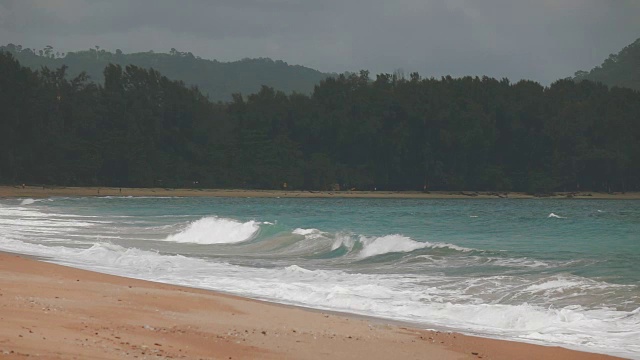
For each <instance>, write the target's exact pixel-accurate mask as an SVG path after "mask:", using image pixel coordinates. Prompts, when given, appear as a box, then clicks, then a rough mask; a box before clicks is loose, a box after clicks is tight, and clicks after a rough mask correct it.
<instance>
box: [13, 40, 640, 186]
mask: <svg viewBox="0 0 640 360" xmlns="http://www.w3.org/2000/svg"><path fill="white" fill-rule="evenodd" d="M66 71H67V69H66V67H64V66H63V67H61V68H58V69H55V70H51V69H48V68H46V67H44V68H42V69H41V70H38V71H34V70H31V69H30V68H27V67H24V66H21V65H20V63H19V62H18V61H17V60H16V59H15V58H14V57H13V56H12V55H11V54H10V53H6V52H5V53H0V74H2V76H0V182H3V183H6V184H20V183H41V184H55V185H66V186H128V187H153V186H160V187H185V186H196V187H211V188H259V189H280V188H283V186H284V184H285V183H286V186H287V189H299V190H301V189H304V190H324V189H332V188H335V187H337V186H339V187H340V188H342V189H345V188H348V189H353V188H355V189H360V190H370V189H374V188H376V189H378V190H428V191H429V190H478V191H526V192H531V193H541V192H551V191H589V190H591V191H631V190H640V166H638V164H640V119H639V114H640V93H639V92H637V91H634V90H630V89H622V88H611V89H609V88H608V87H607V86H605V85H602V84H598V83H593V82H589V81H582V82H574V81H572V80H559V81H557V82H555V83H553V84H552V85H550V86H549V87H544V86H541V85H540V84H538V83H536V82H532V81H520V82H517V83H511V82H510V81H509V80H507V79H502V80H497V79H493V78H488V77H483V78H479V77H463V78H452V77H443V78H441V79H433V78H428V79H425V78H421V77H420V76H419V75H418V74H417V73H413V74H411V75H410V77H409V78H404V77H402V76H399V75H391V74H380V75H377V76H376V77H375V80H373V79H371V77H370V75H369V73H368V72H366V71H362V72H360V73H359V74H351V75H340V76H336V77H331V78H327V79H326V80H323V81H322V82H320V83H319V84H318V85H317V86H316V87H315V89H314V91H313V93H312V94H311V95H305V94H297V93H293V94H290V95H287V94H285V93H283V92H281V91H276V90H274V89H273V88H270V87H266V86H263V87H262V89H261V90H260V91H259V92H257V93H255V94H250V95H246V96H245V95H241V94H234V95H233V96H232V99H231V101H229V102H225V103H223V102H216V103H214V102H211V101H210V100H209V99H208V98H207V97H206V96H204V95H203V94H202V93H201V92H200V91H199V90H198V89H197V88H194V87H188V86H186V85H185V84H184V83H182V82H180V81H171V80H169V79H167V78H166V77H165V76H162V75H161V74H160V73H159V72H158V71H156V70H153V69H149V70H147V69H143V68H140V67H137V66H133V65H129V66H125V67H122V66H121V65H114V64H109V65H107V66H106V67H105V69H104V73H103V75H104V81H103V82H102V83H101V84H96V83H94V82H92V81H90V80H89V78H88V77H87V75H86V74H80V75H78V76H76V77H73V78H69V76H67V75H66Z"/></svg>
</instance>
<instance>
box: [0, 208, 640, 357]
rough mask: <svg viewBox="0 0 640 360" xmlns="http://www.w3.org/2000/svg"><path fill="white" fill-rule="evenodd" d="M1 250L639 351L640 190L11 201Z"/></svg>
mask: <svg viewBox="0 0 640 360" xmlns="http://www.w3.org/2000/svg"><path fill="white" fill-rule="evenodd" d="M0 250H4V251H12V252H17V253H23V254H30V255H37V256H42V257H45V258H46V259H49V260H50V261H52V262H55V263H60V264H65V265H71V266H75V267H79V268H85V269H90V270H95V271H100V272H105V273H112V274H117V275H123V276H129V277H135V278H141V279H147V280H153V281H159V282H166V283H172V284H181V285H187V286H193V287H199V288H205V289H214V290H220V291H225V292H231V293H235V294H239V295H243V296H249V297H253V298H259V299H266V300H270V301H274V302H280V303H286V304H294V305H301V306H306V307H312V308H318V309H326V310H336V311H345V312H350V313H357V314H363V315H371V316H377V317H382V318H389V319H394V320H400V321H407V322H411V323H413V324H414V325H415V326H418V327H422V328H438V329H448V330H455V331H461V332H464V333H468V334H477V335H482V336H488V337H495V338H504V339H511V340H518V341H526V342H534V343H542V344H549V345H560V346H565V347H569V348H574V349H582V350H587V351H592V352H600V353H607V354H614V355H621V356H625V357H630V358H638V359H640V201H633V200H629V201H625V200H616V201H610V200H549V199H535V200H514V199H496V200H481V199H469V200H466V199H450V200H392V199H384V200H376V199H275V198H274V199H252V198H246V199H245V198H140V197H138V198H129V197H103V198H52V199H39V200H33V199H4V200H0Z"/></svg>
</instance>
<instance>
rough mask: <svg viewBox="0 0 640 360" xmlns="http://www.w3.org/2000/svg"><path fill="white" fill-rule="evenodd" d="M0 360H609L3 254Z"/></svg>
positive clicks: (590, 355)
mask: <svg viewBox="0 0 640 360" xmlns="http://www.w3.org/2000/svg"><path fill="white" fill-rule="evenodd" d="M0 324H1V326H0V358H2V359H5V358H6V359H23V358H25V357H36V358H43V359H74V358H76V359H134V358H137V359H442V360H449V359H511V360H517V359H551V360H554V359H563V360H567V359H568V360H571V359H576V360H577V359H581V360H582V359H585V360H592V359H614V358H613V357H608V356H604V355H598V354H591V353H584V352H579V351H573V350H567V349H563V348H558V347H546V346H539V345H532V344H525V343H518V342H510V341H502V340H492V339H485V338H479V337H472V336H465V335H461V334H457V333H448V332H436V331H425V330H419V329H415V328H411V327H409V326H404V325H402V324H397V323H386V322H385V321H384V320H377V319H376V320H372V319H366V318H361V317H357V316H349V315H346V314H335V313H324V312H321V311H310V310H306V309H303V308H298V307H293V306H284V305H278V304H271V303H266V302H262V301H257V300H251V299H246V298H241V297H237V296H232V295H226V294H221V293H216V292H213V291H206V290H199V289H191V288H185V287H179V286H171V285H164V284H159V283H153V282H147V281H141V280H134V279H129V278H122V277H117V276H111V275H106V274H100V273H95V272H90V271H84V270H78V269H74V268H69V267H64V266H59V265H54V264H50V263H46V262H43V261H38V260H35V259H32V258H27V257H24V256H17V255H15V254H6V253H0Z"/></svg>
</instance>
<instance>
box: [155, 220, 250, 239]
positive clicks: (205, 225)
mask: <svg viewBox="0 0 640 360" xmlns="http://www.w3.org/2000/svg"><path fill="white" fill-rule="evenodd" d="M258 229H260V223H258V222H256V221H247V222H244V223H243V222H239V221H236V220H233V219H225V218H218V217H205V218H202V219H199V220H196V221H194V222H192V223H190V224H189V225H187V227H186V228H185V229H184V230H182V231H181V232H179V233H177V234H174V235H169V236H168V237H167V238H166V239H165V240H166V241H172V242H178V243H193V244H231V243H238V242H242V241H246V240H249V239H250V238H251V237H252V236H253V235H254V234H255V233H256V232H257V231H258Z"/></svg>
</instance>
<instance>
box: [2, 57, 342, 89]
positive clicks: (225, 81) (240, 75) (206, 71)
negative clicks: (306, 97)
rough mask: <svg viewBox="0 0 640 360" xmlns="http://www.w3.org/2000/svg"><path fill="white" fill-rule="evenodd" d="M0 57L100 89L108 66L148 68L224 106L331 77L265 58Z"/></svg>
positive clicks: (305, 85)
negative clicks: (239, 96)
mask: <svg viewBox="0 0 640 360" xmlns="http://www.w3.org/2000/svg"><path fill="white" fill-rule="evenodd" d="M0 51H7V52H10V53H11V54H13V56H14V57H15V58H16V59H17V60H18V61H20V63H21V64H22V65H24V66H27V67H29V68H31V69H33V70H39V69H40V68H42V67H48V68H49V69H53V68H59V67H62V66H63V65H66V66H67V71H66V73H67V74H66V75H67V76H69V77H76V76H78V75H79V74H80V73H82V72H85V73H86V75H88V76H89V78H90V79H92V80H93V81H94V82H96V83H100V84H101V83H102V80H103V75H102V72H103V70H104V68H105V67H106V66H107V65H108V64H116V65H121V66H123V67H125V66H127V65H135V66H138V67H141V68H145V69H150V68H154V69H155V70H158V71H160V72H161V73H162V74H163V75H165V76H167V77H168V78H170V79H173V80H181V81H184V82H185V83H186V84H187V85H189V86H197V87H198V88H199V89H200V91H201V92H202V93H203V94H205V95H207V96H208V97H209V99H210V100H212V101H229V100H231V94H233V93H244V94H250V93H255V92H258V91H259V90H260V87H261V85H263V84H265V85H268V86H270V87H273V88H276V89H279V90H282V91H284V92H285V93H287V94H290V93H292V92H298V93H304V94H311V92H312V91H313V87H314V86H315V85H316V84H318V83H319V82H320V81H321V80H323V79H325V78H327V77H328V76H331V75H332V74H325V73H322V72H320V71H317V70H314V69H311V68H307V67H304V66H299V65H289V64H287V63H286V62H284V61H280V60H275V61H274V60H272V59H269V58H259V59H243V60H240V61H233V62H220V61H216V60H207V59H203V58H200V57H199V56H195V55H194V54H192V53H191V52H182V51H178V50H176V49H175V48H172V49H171V50H170V51H169V52H168V53H160V52H153V51H148V52H139V53H129V54H128V53H124V52H122V51H121V50H119V49H117V50H115V52H110V51H108V50H105V49H102V48H100V46H96V47H95V48H91V49H88V50H82V51H72V52H68V53H64V52H60V51H57V50H55V49H54V48H53V47H52V46H46V47H45V48H44V49H39V50H38V49H31V48H26V47H22V46H21V45H15V44H8V45H6V46H0Z"/></svg>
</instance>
